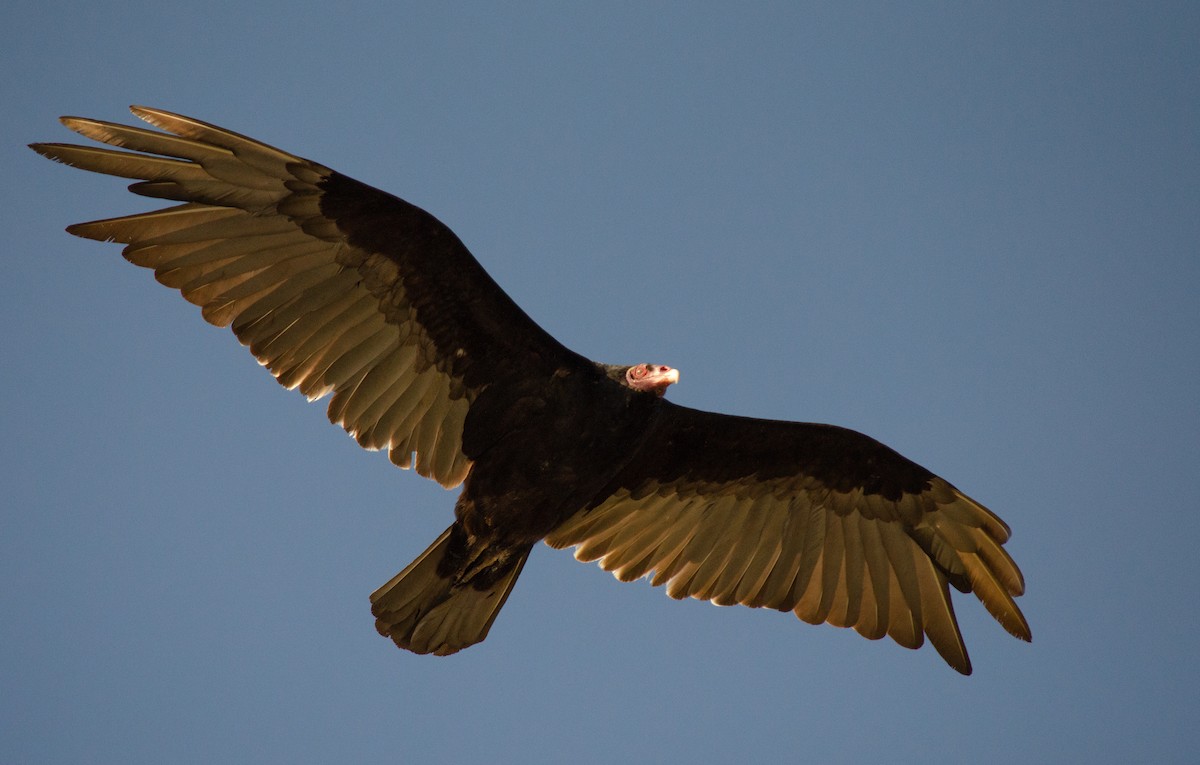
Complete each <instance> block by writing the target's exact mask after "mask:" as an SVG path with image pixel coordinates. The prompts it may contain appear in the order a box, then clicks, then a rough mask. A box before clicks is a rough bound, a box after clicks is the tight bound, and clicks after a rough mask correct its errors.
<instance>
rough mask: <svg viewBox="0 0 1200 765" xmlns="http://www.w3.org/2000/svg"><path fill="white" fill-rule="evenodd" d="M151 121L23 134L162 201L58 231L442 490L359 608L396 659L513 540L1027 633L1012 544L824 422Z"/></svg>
mask: <svg viewBox="0 0 1200 765" xmlns="http://www.w3.org/2000/svg"><path fill="white" fill-rule="evenodd" d="M132 111H133V113H134V114H135V115H137V116H138V117H140V118H141V119H143V120H145V121H146V122H148V123H149V124H150V125H152V126H154V127H156V128H159V130H151V129H147V128H142V127H132V126H127V125H121V124H117V123H111V122H104V121H100V120H93V119H83V118H79V117H63V118H62V122H63V123H64V124H65V125H66V126H67V127H68V128H70V129H71V130H74V131H75V132H77V133H79V134H81V135H83V136H85V137H87V138H90V139H94V140H95V141H97V142H100V143H104V144H108V145H110V146H112V147H116V148H115V149H110V148H102V147H98V146H78V145H71V144H62V143H38V144H32V145H31V148H33V149H34V150H35V151H37V152H38V153H40V154H42V155H44V156H46V157H49V158H50V159H53V160H57V161H59V162H62V163H65V164H67V165H72V166H74V167H78V168H82V169H84V170H91V171H94V172H98V173H105V174H108V175H114V176H118V177H122V178H130V179H134V180H136V182H135V183H133V184H132V185H131V186H130V187H129V189H130V191H132V192H134V193H135V194H140V195H142V196H146V197H154V198H159V199H165V200H173V201H174V202H177V203H179V204H176V205H174V206H169V207H167V208H165V209H161V210H157V211H153V212H146V213H141V214H136V215H128V216H124V217H119V218H109V219H105V220H97V221H93V222H90V223H79V224H75V225H72V226H70V227H68V228H67V231H69V232H70V233H72V234H75V235H77V236H81V237H86V238H88V239H96V240H100V241H116V242H121V243H123V244H125V245H126V246H125V248H124V251H123V252H124V256H125V258H126V259H128V260H129V261H131V262H133V263H134V264H136V265H139V266H144V267H146V268H150V269H153V270H154V276H155V278H156V279H157V280H158V281H159V282H161V283H162V284H164V285H166V286H168V287H171V288H173V289H177V290H179V291H180V292H181V293H182V294H183V297H184V298H185V299H187V300H188V301H189V302H191V303H194V304H195V305H198V306H200V309H201V314H202V315H203V317H204V318H205V319H206V320H208V321H209V322H210V323H212V324H214V325H216V326H222V327H225V326H228V327H232V329H233V333H234V334H235V335H236V336H237V338H238V340H240V341H241V343H242V344H243V345H245V346H247V347H248V348H249V349H250V352H251V353H252V354H254V356H255V358H257V359H258V361H259V363H260V364H262V365H263V366H265V367H266V368H267V369H269V370H270V371H271V373H272V374H273V375H274V376H275V378H276V379H277V380H278V381H279V382H280V383H281V384H282V385H284V386H285V387H287V388H295V389H298V390H299V391H300V392H301V393H303V394H304V395H305V396H307V397H308V398H309V399H310V400H316V399H319V398H322V397H324V396H326V395H329V396H330V400H329V408H328V414H329V419H330V420H331V421H332V422H334V423H336V424H338V425H341V426H342V427H343V428H345V429H346V430H347V431H348V432H349V433H350V435H352V436H353V437H354V438H355V440H357V441H358V443H359V444H360V445H362V446H363V447H365V448H366V449H371V450H386V451H387V453H388V456H389V457H390V459H391V461H392V462H393V463H394V464H396V465H397V466H399V467H401V468H412V469H414V470H416V472H417V473H419V474H420V475H422V476H425V477H427V478H431V479H433V480H435V481H437V482H438V483H440V484H441V485H442V486H444V487H447V488H452V487H456V486H459V485H461V486H462V491H461V492H460V494H459V496H458V500H457V502H456V504H455V508H454V516H455V520H454V523H452V524H451V525H450V527H449V528H448V529H446V531H445V532H443V533H442V534H441V536H439V537H438V538H437V539H436V540H435V541H434V542H433V544H432V545H430V546H429V548H428V549H427V550H425V552H423V553H422V554H421V555H420V557H418V558H417V559H416V560H415V561H413V562H412V563H411V564H409V566H408V567H407V568H405V569H404V570H403V571H401V572H400V573H399V574H397V575H396V576H395V577H393V578H392V579H391V580H390V581H389V582H387V583H386V584H384V585H383V586H382V587H380V588H379V589H378V590H376V591H375V593H374V594H372V595H371V610H372V613H373V615H374V617H375V619H376V622H375V626H376V628H377V629H378V631H379V632H380V634H382V635H384V636H386V637H389V638H391V639H392V640H393V641H394V642H395V643H396V645H398V646H400V647H401V648H405V649H408V650H410V651H415V652H417V653H422V654H425V653H433V654H438V655H446V654H452V653H454V652H456V651H458V650H460V649H462V648H466V647H467V646H470V645H473V644H475V643H478V642H480V641H481V640H483V639H484V638H485V637H486V636H487V634H488V631H489V629H490V628H491V626H492V622H493V621H494V620H495V618H496V615H497V613H499V611H500V609H501V607H502V606H503V605H504V602H505V600H506V599H507V598H508V595H509V593H510V592H511V591H512V588H513V585H514V584H515V583H516V581H517V577H518V576H519V575H520V573H521V569H522V567H523V566H524V565H525V561H526V559H527V558H528V557H529V554H530V551H531V550H532V548H533V546H534V545H535V544H536V543H537V542H539V541H543V540H544V541H545V542H547V543H548V544H549V545H550V546H552V547H555V548H564V547H574V548H575V557H576V558H577V559H579V560H581V561H593V560H594V561H599V564H600V566H601V567H603V568H604V569H605V570H608V571H611V572H612V573H613V574H614V575H615V576H616V577H617V578H618V579H620V580H621V581H632V580H635V579H639V578H642V577H646V576H649V577H650V581H651V584H653V585H666V588H667V594H668V595H670V596H671V597H673V598H684V597H693V598H699V599H702V600H710V601H712V602H714V603H716V604H718V605H733V604H741V605H746V606H751V607H764V608H773V609H778V610H780V611H792V612H794V613H795V614H796V616H798V617H799V618H800V619H803V620H804V621H806V622H810V623H813V624H820V623H823V622H828V623H830V624H833V625H836V626H839V627H853V628H854V629H855V630H856V631H857V632H858V633H859V634H861V635H863V636H864V637H867V638H870V639H872V640H875V639H878V638H881V637H883V636H884V635H888V636H890V637H891V638H892V639H893V640H895V641H896V642H897V643H899V644H900V645H902V646H905V647H907V648H918V647H920V646H921V645H922V644H923V643H924V641H925V639H926V638H928V639H929V641H930V642H931V643H932V644H933V646H934V648H935V649H936V650H937V651H938V653H939V654H940V655H941V656H942V658H943V659H945V661H946V662H947V663H948V664H949V665H950V666H951V667H953V668H954V669H956V670H958V671H959V672H962V673H963V674H970V672H971V662H970V659H969V658H968V656H967V649H966V646H965V645H964V643H963V639H962V635H961V633H960V631H959V627H958V623H957V620H956V618H955V615H954V608H953V605H952V603H951V598H950V590H949V587H950V586H951V585H952V586H953V587H954V588H955V589H957V590H959V591H960V592H964V593H965V592H973V593H975V595H976V596H977V597H978V598H979V600H980V601H982V602H983V605H984V606H985V607H986V608H987V610H988V612H989V613H991V615H992V616H993V617H994V618H995V619H996V620H997V621H998V622H1000V624H1001V625H1003V627H1004V628H1005V629H1007V630H1008V631H1009V632H1010V633H1012V634H1013V635H1015V636H1016V637H1018V638H1020V639H1022V640H1029V639H1030V631H1029V625H1028V623H1027V622H1026V620H1025V617H1024V616H1023V615H1022V613H1021V611H1020V609H1019V608H1018V607H1017V605H1016V603H1015V602H1014V600H1013V599H1014V597H1015V596H1019V595H1021V594H1022V593H1023V592H1024V580H1023V577H1022V575H1021V572H1020V570H1019V569H1018V568H1017V566H1016V564H1015V563H1014V562H1013V560H1012V558H1011V557H1009V555H1008V553H1007V552H1006V551H1005V549H1004V547H1003V545H1004V543H1005V542H1006V541H1007V540H1008V538H1009V528H1008V526H1006V525H1005V523H1004V522H1003V521H1001V520H1000V519H999V518H998V517H997V516H996V515H994V514H993V513H992V512H991V511H989V510H988V509H987V508H985V507H984V506H983V505H981V504H979V503H978V502H976V501H974V500H972V499H971V498H969V497H968V496H966V495H965V494H964V493H962V492H961V491H959V490H958V489H957V488H955V487H954V486H952V485H951V484H950V483H949V482H947V481H945V480H943V479H942V478H940V477H938V476H936V475H934V474H933V473H931V472H930V471H928V470H926V469H925V468H923V467H921V466H920V465H917V464H916V463H914V462H912V461H910V460H908V459H906V458H905V457H903V456H901V455H900V454H898V453H896V452H895V451H893V450H892V449H890V448H888V447H886V446H884V445H883V444H881V443H879V442H878V441H875V440H874V439H872V438H869V437H867V436H865V435H862V434H860V433H857V432H855V431H852V430H847V429H845V428H840V427H836V426H833V425H821V424H811V423H797V422H782V421H772V420H761V419H751V418H747V417H737V416H731V415H725V414H715V413H712V412H704V411H698V410H695V409H689V408H686V407H683V406H679V405H676V404H673V403H671V402H670V401H668V400H667V399H666V398H665V397H664V393H665V391H666V389H667V387H668V386H670V385H671V384H673V383H675V382H677V381H678V380H679V373H678V372H677V371H676V370H675V369H672V368H670V367H668V366H666V365H663V364H647V363H639V364H632V365H628V364H615V365H614V364H601V363H597V362H593V361H591V360H589V359H587V358H585V357H583V356H581V355H579V354H578V353H575V352H574V351H572V350H570V349H568V348H566V347H565V346H563V345H562V344H561V343H559V342H558V341H557V340H555V339H554V338H553V337H552V336H551V335H550V334H548V333H547V332H546V331H545V330H543V329H542V328H541V327H540V326H538V325H537V324H536V323H535V322H534V321H533V320H532V319H530V318H529V316H527V315H526V314H525V313H524V312H523V311H522V310H521V308H520V307H518V306H517V305H516V303H514V302H513V301H512V299H510V298H509V297H508V295H506V294H505V293H504V291H503V290H502V289H501V288H500V287H499V286H498V285H497V284H496V283H495V282H494V281H493V280H492V279H491V277H490V276H488V274H487V273H486V272H485V271H484V269H483V267H482V266H480V264H479V262H478V261H476V260H475V258H474V257H473V256H472V255H471V253H470V252H469V251H468V250H467V248H466V246H464V245H463V243H462V242H461V241H460V240H459V239H458V237H457V236H455V234H454V233H453V232H452V231H451V230H450V229H449V228H447V227H446V226H445V225H444V224H442V223H441V222H440V221H438V220H437V219H436V218H434V217H433V216H432V215H430V214H429V213H427V212H425V211H424V210H422V209H420V208H418V207H415V206H414V205H412V204H410V203H408V202H406V201H404V200H402V199H399V198H397V197H395V196H392V195H390V194H387V193H385V192H383V191H379V190H378V189H374V188H372V187H370V186H367V185H365V184H363V183H360V182H358V181H355V180H353V179H352V178H349V177H347V176H345V175H342V174H341V173H338V172H336V171H334V170H331V169H330V168H328V167H325V166H324V165H321V164H318V163H316V162H312V161H310V160H307V159H303V158H301V157H298V156H295V155H292V154H289V153H287V152H284V151H280V150H279V149H275V148H273V147H271V146H268V145H266V144H264V143H260V142H258V141H255V140H253V139H251V138H248V137H246V136H243V135H239V134H237V133H234V132H231V131H229V130H225V129H223V128H220V127H216V126H215V125H210V124H208V123H205V122H201V121H199V120H196V119H191V118H189V117H184V116H181V115H178V114H173V113H171V112H167V111H162V110H159V109H150V108H146V107H140V106H135V107H132Z"/></svg>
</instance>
